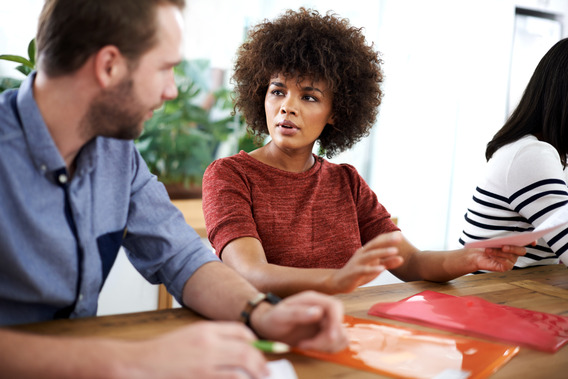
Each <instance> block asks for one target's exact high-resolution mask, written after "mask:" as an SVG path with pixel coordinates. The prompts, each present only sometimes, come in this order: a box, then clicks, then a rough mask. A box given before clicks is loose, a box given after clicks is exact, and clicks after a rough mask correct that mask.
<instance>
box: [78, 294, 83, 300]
mask: <svg viewBox="0 0 568 379" xmlns="http://www.w3.org/2000/svg"><path fill="white" fill-rule="evenodd" d="M79 301H83V294H82V293H80V294H79Z"/></svg>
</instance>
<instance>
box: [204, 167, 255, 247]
mask: <svg viewBox="0 0 568 379" xmlns="http://www.w3.org/2000/svg"><path fill="white" fill-rule="evenodd" d="M202 198H203V214H204V216H205V227H206V229H207V236H208V238H209V241H210V242H211V245H212V246H213V248H214V249H215V253H216V254H217V255H218V256H219V257H221V252H222V251H223V249H224V248H225V246H226V245H227V244H228V243H229V242H231V241H232V240H234V239H236V238H240V237H254V238H257V239H259V240H260V237H259V235H258V232H257V229H256V223H255V220H254V217H253V215H252V211H251V207H252V199H251V193H250V188H249V183H248V181H247V178H246V175H244V173H243V172H241V171H240V170H239V168H238V165H236V164H234V162H232V161H231V159H230V158H229V159H227V158H224V159H219V160H217V161H215V162H213V163H211V165H209V167H208V168H207V170H206V171H205V174H204V176H203V195H202Z"/></svg>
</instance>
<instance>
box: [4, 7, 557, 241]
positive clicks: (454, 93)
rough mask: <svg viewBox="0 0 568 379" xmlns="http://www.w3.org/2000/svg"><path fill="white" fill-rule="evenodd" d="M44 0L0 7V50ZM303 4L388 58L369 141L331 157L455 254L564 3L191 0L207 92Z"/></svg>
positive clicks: (402, 219) (413, 235)
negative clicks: (241, 50)
mask: <svg viewBox="0 0 568 379" xmlns="http://www.w3.org/2000/svg"><path fill="white" fill-rule="evenodd" d="M42 3H43V1H42V0H18V1H4V2H2V4H0V17H1V19H2V23H1V24H0V54H19V55H24V56H25V55H26V54H27V50H26V49H27V44H28V42H29V41H30V39H32V38H33V37H34V34H35V29H36V24H37V18H38V15H39V12H40V9H41V6H42ZM283 4H284V5H285V7H283ZM300 6H304V7H308V8H313V9H317V10H319V11H320V12H322V13H325V12H327V11H330V10H331V11H333V12H335V13H337V14H338V15H339V16H341V17H344V18H348V19H349V20H350V22H351V24H352V25H354V26H358V27H362V28H364V34H365V36H366V38H367V40H368V41H369V43H373V44H374V46H375V48H376V49H377V50H378V51H380V52H381V54H382V59H383V61H384V65H383V69H384V74H385V78H386V79H385V83H384V93H385V96H384V101H383V103H382V105H381V108H380V112H379V117H378V120H377V123H376V125H375V127H374V128H373V130H372V133H371V135H370V136H369V137H367V138H365V139H364V140H363V141H361V142H360V143H359V144H357V145H356V146H355V147H354V148H353V149H351V150H350V151H347V152H345V153H343V154H341V155H340V156H337V157H335V158H334V159H333V161H334V162H348V163H351V164H353V165H355V166H356V167H357V169H358V170H359V172H360V173H361V175H362V176H363V177H364V178H365V180H366V181H367V182H368V183H369V184H370V186H371V188H372V189H373V190H374V191H375V192H376V194H377V196H378V198H379V201H380V202H381V203H382V204H383V205H385V207H386V208H387V210H389V212H390V213H391V214H392V215H393V216H394V217H397V218H398V224H399V226H400V228H401V229H402V231H403V232H404V233H405V235H406V237H407V238H408V239H409V240H410V241H411V242H412V243H413V244H415V245H416V246H417V247H419V248H421V249H451V248H456V247H459V244H458V238H459V235H460V232H461V229H462V225H463V215H464V213H465V211H466V207H467V203H468V201H469V199H470V198H471V196H472V193H473V190H474V188H475V185H476V183H477V181H478V178H480V177H481V176H482V175H483V168H484V164H485V159H484V152H485V145H486V144H487V142H488V141H489V140H490V139H491V137H492V136H493V134H494V133H495V132H496V131H497V130H498V129H499V128H500V127H501V126H502V125H503V123H504V121H505V119H506V117H507V115H508V114H509V112H510V111H511V110H512V109H513V108H514V107H515V105H516V103H517V101H518V99H519V97H520V95H521V94H522V91H523V90H524V87H525V85H526V83H527V81H528V79H529V77H530V75H531V74H532V72H533V70H534V68H535V66H536V64H537V63H538V61H539V60H540V58H541V57H542V56H543V55H544V53H545V52H546V51H547V50H548V49H549V48H550V47H551V46H552V45H553V44H554V43H555V42H557V41H558V40H560V39H561V38H564V37H565V36H566V33H567V32H566V27H565V26H564V25H565V20H566V16H567V15H568V1H566V0H375V1H368V0H350V1H344V0H342V1H339V0H319V1H301V0H288V1H286V2H284V3H283V2H281V1H278V2H277V1H273V0H240V1H232V0H187V9H186V14H185V17H186V36H185V37H186V38H185V55H186V58H187V59H188V60H203V61H206V62H207V64H208V65H207V71H206V75H205V78H206V80H207V81H208V84H207V86H209V88H210V89H216V88H230V86H231V83H230V76H231V68H232V63H233V57H234V53H235V51H236V49H237V47H238V46H239V45H240V44H241V43H242V42H243V39H244V37H245V35H246V32H247V30H248V29H249V28H250V27H251V26H253V25H255V24H256V23H258V22H259V21H261V20H263V19H265V18H269V19H270V18H274V17H276V16H277V15H279V14H281V13H282V12H283V11H284V10H285V9H289V8H291V9H297V8H299V7H300ZM85 38H88V36H85ZM15 66H16V65H15V64H12V63H9V62H2V61H0V76H15V77H18V76H19V75H20V74H19V73H18V72H17V71H15V70H14V67H15ZM20 77H21V75H20ZM230 140H231V138H230V136H229V138H228V139H227V141H230ZM226 143H229V142H226ZM233 151H234V149H233V150H231V149H226V148H219V149H216V152H215V153H216V156H217V157H220V156H223V155H227V154H229V153H232V152H233Z"/></svg>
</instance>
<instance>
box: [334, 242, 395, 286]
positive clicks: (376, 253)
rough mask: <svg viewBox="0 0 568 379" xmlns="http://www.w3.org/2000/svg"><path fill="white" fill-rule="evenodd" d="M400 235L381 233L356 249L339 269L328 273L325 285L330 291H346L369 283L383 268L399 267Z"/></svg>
mask: <svg viewBox="0 0 568 379" xmlns="http://www.w3.org/2000/svg"><path fill="white" fill-rule="evenodd" d="M401 240H402V235H401V234H400V233H398V232H394V233H386V234H381V235H379V236H378V237H376V238H374V239H372V240H371V241H369V242H368V243H366V244H365V246H363V247H361V248H360V249H358V250H357V251H356V252H355V254H353V256H352V257H351V258H350V259H349V261H348V262H347V263H346V264H345V266H343V267H342V268H340V269H337V270H334V271H333V272H331V273H330V275H329V279H328V284H327V286H328V287H329V288H330V289H331V291H330V292H331V293H347V292H351V291H353V290H354V289H356V288H357V287H359V286H361V285H363V284H367V283H369V282H370V281H371V280H373V279H375V278H376V277H377V276H378V275H379V274H380V273H382V272H383V271H385V270H389V269H393V268H396V267H399V266H400V265H401V264H402V263H403V261H404V260H403V258H402V257H401V256H400V255H398V253H399V249H398V244H399V243H400V241H401Z"/></svg>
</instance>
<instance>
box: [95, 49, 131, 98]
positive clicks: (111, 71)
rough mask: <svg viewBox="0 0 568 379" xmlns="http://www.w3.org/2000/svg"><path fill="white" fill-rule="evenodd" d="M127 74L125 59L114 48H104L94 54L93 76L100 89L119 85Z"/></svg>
mask: <svg viewBox="0 0 568 379" xmlns="http://www.w3.org/2000/svg"><path fill="white" fill-rule="evenodd" d="M127 73H128V65H127V61H126V58H125V57H124V56H123V55H122V54H121V53H120V50H118V48H117V47H116V46H112V45H108V46H105V47H103V48H102V49H100V50H99V51H98V52H97V53H96V54H95V76H96V80H97V82H98V83H99V85H100V86H101V87H102V88H106V87H109V86H112V85H114V84H116V83H119V82H120V81H121V80H122V78H123V77H124V76H125V75H126V74H127Z"/></svg>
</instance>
